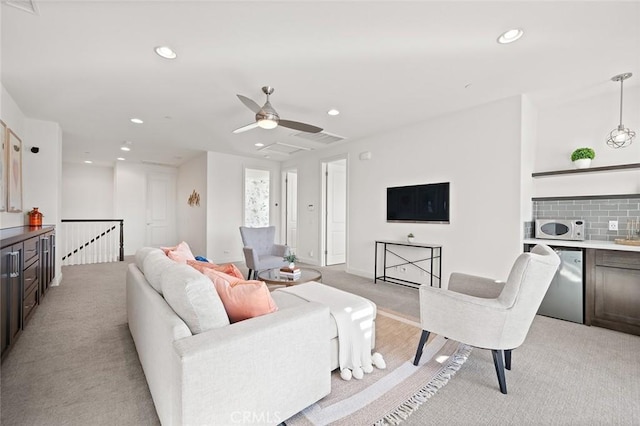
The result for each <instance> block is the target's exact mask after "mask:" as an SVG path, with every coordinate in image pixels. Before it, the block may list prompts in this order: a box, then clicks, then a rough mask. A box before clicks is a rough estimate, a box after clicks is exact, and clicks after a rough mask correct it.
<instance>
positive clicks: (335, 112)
mask: <svg viewBox="0 0 640 426" xmlns="http://www.w3.org/2000/svg"><path fill="white" fill-rule="evenodd" d="M327 114H329V115H338V114H340V111H338V110H337V109H335V108H331V109H330V110H329V111H327Z"/></svg>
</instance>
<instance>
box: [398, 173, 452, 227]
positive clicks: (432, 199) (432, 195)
mask: <svg viewBox="0 0 640 426" xmlns="http://www.w3.org/2000/svg"><path fill="white" fill-rule="evenodd" d="M387 222H433V223H449V182H443V183H430V184H425V185H412V186H396V187H392V188H387Z"/></svg>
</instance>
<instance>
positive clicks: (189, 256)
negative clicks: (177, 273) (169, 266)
mask: <svg viewBox="0 0 640 426" xmlns="http://www.w3.org/2000/svg"><path fill="white" fill-rule="evenodd" d="M160 249H161V250H162V251H164V252H165V254H166V255H167V257H169V259H171V260H175V261H176V262H178V263H187V261H188V260H196V258H195V257H194V256H193V253H191V248H190V247H189V244H187V243H186V242H184V241H183V242H181V243H180V244H178V245H177V246H175V247H160Z"/></svg>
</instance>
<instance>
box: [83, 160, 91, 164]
mask: <svg viewBox="0 0 640 426" xmlns="http://www.w3.org/2000/svg"><path fill="white" fill-rule="evenodd" d="M84 162H85V163H86V164H91V163H93V161H91V160H84Z"/></svg>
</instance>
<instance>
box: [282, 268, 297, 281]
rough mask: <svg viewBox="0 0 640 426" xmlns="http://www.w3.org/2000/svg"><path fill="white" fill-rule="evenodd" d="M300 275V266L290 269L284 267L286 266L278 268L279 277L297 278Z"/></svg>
mask: <svg viewBox="0 0 640 426" xmlns="http://www.w3.org/2000/svg"><path fill="white" fill-rule="evenodd" d="M301 275H302V271H301V270H300V268H293V269H291V268H289V267H286V266H285V267H282V268H280V276H281V277H285V278H289V279H293V280H297V279H298V278H300V276H301Z"/></svg>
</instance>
